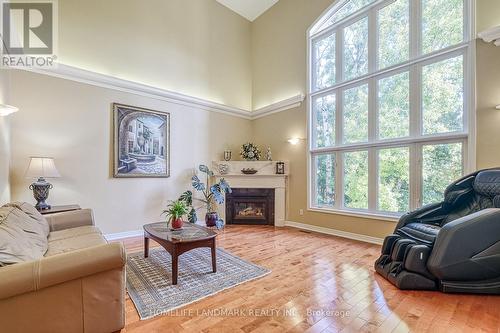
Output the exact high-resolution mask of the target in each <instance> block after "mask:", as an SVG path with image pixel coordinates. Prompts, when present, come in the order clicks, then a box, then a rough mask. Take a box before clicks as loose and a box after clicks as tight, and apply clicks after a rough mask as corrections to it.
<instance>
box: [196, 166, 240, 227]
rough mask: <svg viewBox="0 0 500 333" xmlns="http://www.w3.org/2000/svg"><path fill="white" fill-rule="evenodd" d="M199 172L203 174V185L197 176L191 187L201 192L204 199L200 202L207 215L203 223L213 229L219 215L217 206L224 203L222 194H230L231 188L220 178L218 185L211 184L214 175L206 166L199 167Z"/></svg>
mask: <svg viewBox="0 0 500 333" xmlns="http://www.w3.org/2000/svg"><path fill="white" fill-rule="evenodd" d="M199 169H200V171H201V172H202V173H204V174H205V178H206V180H205V182H204V183H203V182H202V181H201V180H200V178H199V177H198V176H197V175H194V176H193V178H192V184H193V187H194V188H195V189H196V190H197V191H199V192H201V193H202V194H203V196H204V199H201V201H202V202H203V203H204V204H205V205H206V208H207V214H206V215H205V223H206V225H207V227H215V226H217V225H218V222H219V215H218V214H217V210H216V209H217V204H219V205H220V204H223V203H224V194H225V193H226V192H228V193H231V187H230V186H229V184H228V183H227V182H226V181H225V180H224V178H222V179H221V180H220V181H219V182H218V183H213V184H212V183H211V179H212V177H213V175H214V173H213V171H211V170H210V169H209V168H208V167H207V166H206V165H203V164H202V165H200V167H199Z"/></svg>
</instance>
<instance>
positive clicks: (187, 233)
mask: <svg viewBox="0 0 500 333" xmlns="http://www.w3.org/2000/svg"><path fill="white" fill-rule="evenodd" d="M215 237H217V233H216V232H214V231H212V230H210V229H208V228H206V227H203V226H201V225H197V224H192V223H184V226H183V228H182V229H181V230H170V228H169V227H167V223H165V222H159V223H151V224H146V225H145V226H144V257H145V258H147V257H148V256H149V239H152V240H154V241H156V242H157V243H158V244H160V245H161V246H162V247H163V248H164V249H165V250H167V252H168V253H170V255H171V256H172V284H177V276H178V272H179V271H178V266H179V256H180V255H181V254H183V253H185V252H187V251H191V250H193V249H196V248H199V247H209V248H210V249H211V251H212V270H213V272H214V273H215V272H216V271H217V263H216V258H215Z"/></svg>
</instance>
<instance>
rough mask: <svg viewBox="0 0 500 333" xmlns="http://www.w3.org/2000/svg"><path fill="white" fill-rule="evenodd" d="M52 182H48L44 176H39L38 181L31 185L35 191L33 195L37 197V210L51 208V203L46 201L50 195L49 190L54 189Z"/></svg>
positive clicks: (31, 188)
mask: <svg viewBox="0 0 500 333" xmlns="http://www.w3.org/2000/svg"><path fill="white" fill-rule="evenodd" d="M52 187H53V186H52V184H50V183H49V182H47V181H46V180H45V179H44V178H43V177H40V178H38V180H37V181H36V182H34V183H33V184H31V185H30V187H29V189H30V190H32V191H33V197H35V200H36V201H37V202H36V205H35V208H36V209H37V210H39V211H40V210H47V209H50V205H49V204H47V203H46V202H45V200H47V198H48V197H49V191H50V190H51V189H52Z"/></svg>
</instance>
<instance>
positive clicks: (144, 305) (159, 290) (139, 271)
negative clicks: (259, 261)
mask: <svg viewBox="0 0 500 333" xmlns="http://www.w3.org/2000/svg"><path fill="white" fill-rule="evenodd" d="M171 265H172V259H171V257H170V254H169V253H168V252H167V251H165V250H164V249H162V248H154V249H151V250H150V251H149V258H144V254H143V253H142V252H140V253H139V252H138V253H132V254H129V255H128V259H127V291H128V294H129V296H130V298H131V299H132V301H133V302H134V305H135V307H136V309H137V312H139V316H140V318H141V320H145V319H149V318H152V317H155V316H158V315H162V314H166V313H168V312H169V311H171V310H175V309H177V308H180V307H182V306H185V305H187V304H190V303H193V302H196V301H198V300H200V299H203V298H205V297H208V296H211V295H214V294H216V293H218V292H221V291H223V290H225V289H228V288H232V287H234V286H237V285H239V284H242V283H244V282H247V281H250V280H254V279H257V278H260V277H262V276H264V275H266V274H269V273H270V270H268V269H266V268H264V267H260V266H257V265H254V264H252V263H250V262H248V261H245V260H243V259H241V258H239V257H237V256H235V255H232V254H231V253H228V252H226V251H224V250H222V249H217V273H212V259H211V256H210V249H208V248H198V249H194V250H192V251H189V252H186V253H184V254H182V255H181V256H180V257H179V275H178V282H177V285H173V284H172V267H171Z"/></svg>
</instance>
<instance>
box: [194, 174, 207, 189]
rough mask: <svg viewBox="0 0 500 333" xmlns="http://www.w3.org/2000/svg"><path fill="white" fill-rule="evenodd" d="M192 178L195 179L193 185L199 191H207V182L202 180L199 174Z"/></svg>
mask: <svg viewBox="0 0 500 333" xmlns="http://www.w3.org/2000/svg"><path fill="white" fill-rule="evenodd" d="M191 180H192V181H193V183H192V184H193V187H194V188H195V189H196V190H198V191H205V184H203V183H202V182H201V181H200V178H198V176H196V175H194V176H193V177H192V178H191Z"/></svg>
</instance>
